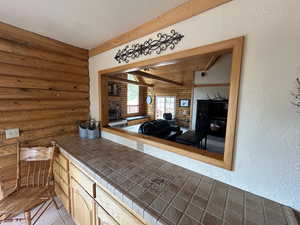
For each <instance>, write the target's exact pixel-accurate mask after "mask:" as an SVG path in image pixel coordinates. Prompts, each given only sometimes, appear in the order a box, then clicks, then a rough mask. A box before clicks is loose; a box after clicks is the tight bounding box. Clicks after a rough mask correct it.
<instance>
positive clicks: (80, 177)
mask: <svg viewBox="0 0 300 225" xmlns="http://www.w3.org/2000/svg"><path fill="white" fill-rule="evenodd" d="M70 175H71V176H72V177H73V178H74V179H75V180H76V181H77V182H78V183H79V184H80V185H81V186H82V187H83V188H84V189H85V191H86V192H88V193H89V194H90V195H91V196H92V197H95V196H96V184H95V182H93V181H92V180H91V179H90V178H88V176H87V175H85V174H84V173H83V172H81V171H80V169H78V168H77V167H75V166H74V165H73V164H70Z"/></svg>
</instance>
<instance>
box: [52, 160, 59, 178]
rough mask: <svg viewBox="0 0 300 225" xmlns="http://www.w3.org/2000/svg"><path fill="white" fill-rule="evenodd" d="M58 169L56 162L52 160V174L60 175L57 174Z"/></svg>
mask: <svg viewBox="0 0 300 225" xmlns="http://www.w3.org/2000/svg"><path fill="white" fill-rule="evenodd" d="M59 170H60V169H59V165H58V163H57V162H55V161H54V162H53V174H54V175H57V176H60V175H59Z"/></svg>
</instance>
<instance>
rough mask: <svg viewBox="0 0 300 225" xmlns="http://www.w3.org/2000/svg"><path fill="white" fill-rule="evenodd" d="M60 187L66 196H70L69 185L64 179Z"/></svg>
mask: <svg viewBox="0 0 300 225" xmlns="http://www.w3.org/2000/svg"><path fill="white" fill-rule="evenodd" d="M60 187H61V189H62V190H63V192H64V193H65V195H66V196H69V185H68V184H66V183H65V182H64V181H63V180H62V179H61V180H60Z"/></svg>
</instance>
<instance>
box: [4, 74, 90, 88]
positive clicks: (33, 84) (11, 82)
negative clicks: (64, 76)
mask: <svg viewBox="0 0 300 225" xmlns="http://www.w3.org/2000/svg"><path fill="white" fill-rule="evenodd" d="M0 87H12V88H34V89H42V90H56V91H82V92H88V91H89V86H88V85H85V84H76V83H71V82H64V81H47V80H39V79H31V78H24V77H13V76H5V75H2V74H0Z"/></svg>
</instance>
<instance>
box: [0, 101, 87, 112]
mask: <svg viewBox="0 0 300 225" xmlns="http://www.w3.org/2000/svg"><path fill="white" fill-rule="evenodd" d="M88 106H89V102H88V101H85V100H76V101H74V100H72V101H67V100H66V101H54V100H0V111H23V110H36V109H64V108H71V107H77V108H80V107H88Z"/></svg>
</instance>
